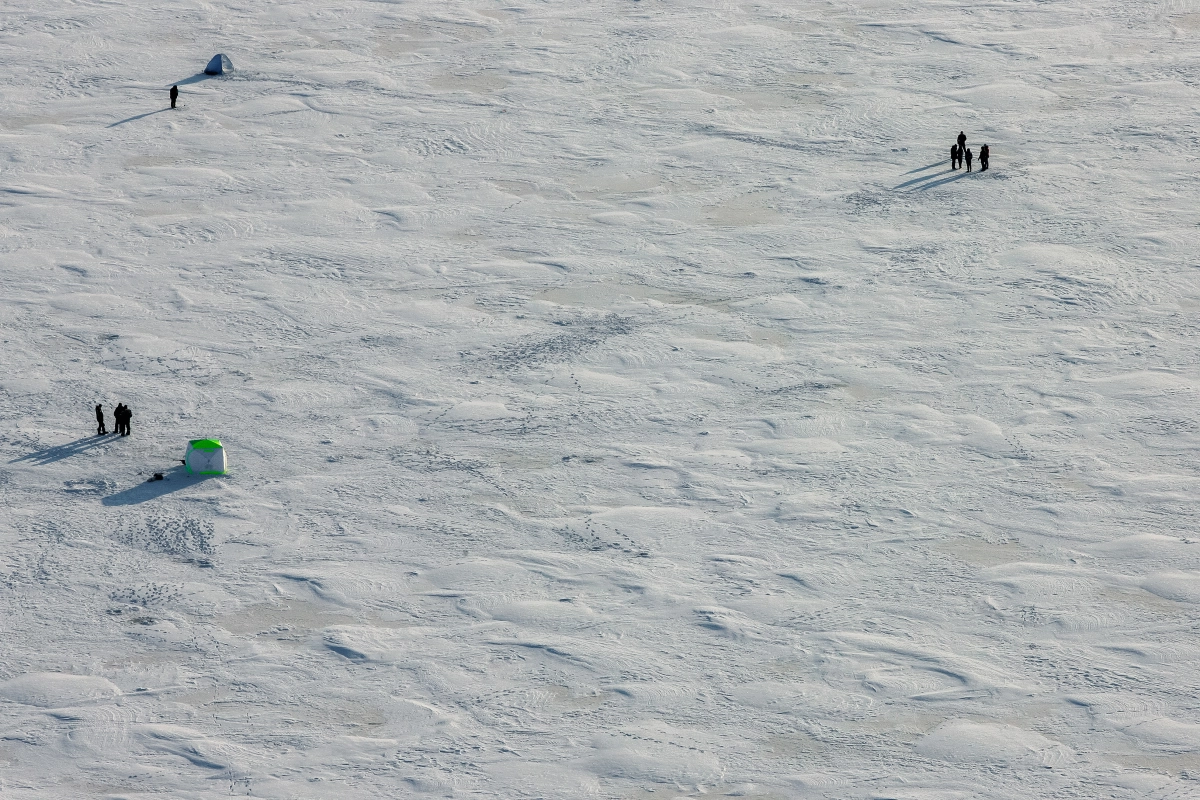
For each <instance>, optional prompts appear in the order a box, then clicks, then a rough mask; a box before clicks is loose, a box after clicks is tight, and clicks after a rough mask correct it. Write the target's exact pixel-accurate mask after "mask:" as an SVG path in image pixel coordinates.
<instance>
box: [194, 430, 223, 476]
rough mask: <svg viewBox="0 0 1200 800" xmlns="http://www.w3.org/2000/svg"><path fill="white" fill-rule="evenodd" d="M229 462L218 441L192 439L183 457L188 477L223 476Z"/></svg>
mask: <svg viewBox="0 0 1200 800" xmlns="http://www.w3.org/2000/svg"><path fill="white" fill-rule="evenodd" d="M228 464H229V462H228V461H227V460H226V459H225V447H224V446H223V445H222V444H221V440H220V439H193V440H192V441H190V442H188V446H187V454H186V455H185V456H184V457H183V466H184V469H186V470H187V471H188V474H189V475H224V474H225V470H226V468H227V467H228Z"/></svg>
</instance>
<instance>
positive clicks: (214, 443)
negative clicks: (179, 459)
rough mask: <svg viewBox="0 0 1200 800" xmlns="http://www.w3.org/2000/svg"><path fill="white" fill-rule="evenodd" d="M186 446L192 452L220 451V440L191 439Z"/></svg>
mask: <svg viewBox="0 0 1200 800" xmlns="http://www.w3.org/2000/svg"><path fill="white" fill-rule="evenodd" d="M188 446H189V447H191V448H192V449H193V450H220V449H221V440H220V439H192V440H191V441H190V442H188Z"/></svg>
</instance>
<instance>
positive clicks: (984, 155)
mask: <svg viewBox="0 0 1200 800" xmlns="http://www.w3.org/2000/svg"><path fill="white" fill-rule="evenodd" d="M991 155H992V151H991V149H990V148H989V147H988V146H987V145H986V144H985V145H984V146H983V147H981V148H979V171H980V172H987V167H988V158H990V157H991Z"/></svg>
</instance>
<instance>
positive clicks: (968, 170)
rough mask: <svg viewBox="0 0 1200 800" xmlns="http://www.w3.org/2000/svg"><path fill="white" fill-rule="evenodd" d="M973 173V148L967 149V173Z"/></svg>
mask: <svg viewBox="0 0 1200 800" xmlns="http://www.w3.org/2000/svg"><path fill="white" fill-rule="evenodd" d="M970 171H971V148H969V147H968V148H967V172H970Z"/></svg>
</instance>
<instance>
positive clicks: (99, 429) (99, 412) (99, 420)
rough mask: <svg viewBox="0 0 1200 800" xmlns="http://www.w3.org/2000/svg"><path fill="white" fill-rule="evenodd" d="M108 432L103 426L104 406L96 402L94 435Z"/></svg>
mask: <svg viewBox="0 0 1200 800" xmlns="http://www.w3.org/2000/svg"><path fill="white" fill-rule="evenodd" d="M106 433H108V431H107V430H105V428H104V406H102V405H100V404H99V403H97V404H96V435H97V436H103V435H104V434H106Z"/></svg>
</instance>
